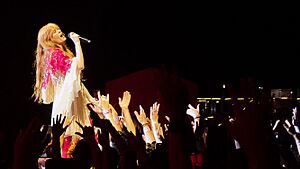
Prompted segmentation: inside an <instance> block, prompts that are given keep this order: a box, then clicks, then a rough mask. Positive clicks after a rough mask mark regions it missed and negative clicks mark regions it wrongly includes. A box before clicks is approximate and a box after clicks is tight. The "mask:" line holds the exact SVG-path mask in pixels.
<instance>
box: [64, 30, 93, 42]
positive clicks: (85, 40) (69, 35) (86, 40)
mask: <svg viewBox="0 0 300 169" xmlns="http://www.w3.org/2000/svg"><path fill="white" fill-rule="evenodd" d="M68 37H69V38H71V32H70V33H69V34H68ZM79 39H81V40H83V41H84V42H87V43H91V40H89V39H87V38H84V37H81V36H79Z"/></svg>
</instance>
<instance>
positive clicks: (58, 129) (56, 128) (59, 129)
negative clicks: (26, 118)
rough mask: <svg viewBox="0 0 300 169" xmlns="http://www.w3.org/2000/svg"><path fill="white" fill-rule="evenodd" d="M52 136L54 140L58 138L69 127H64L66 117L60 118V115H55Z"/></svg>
mask: <svg viewBox="0 0 300 169" xmlns="http://www.w3.org/2000/svg"><path fill="white" fill-rule="evenodd" d="M52 120H53V126H52V134H53V137H54V138H59V137H60V136H61V135H62V134H63V133H64V132H65V131H66V129H67V128H68V127H69V125H70V124H67V125H66V126H65V127H63V126H64V123H65V121H66V116H64V117H63V118H62V114H60V115H56V118H53V119H52Z"/></svg>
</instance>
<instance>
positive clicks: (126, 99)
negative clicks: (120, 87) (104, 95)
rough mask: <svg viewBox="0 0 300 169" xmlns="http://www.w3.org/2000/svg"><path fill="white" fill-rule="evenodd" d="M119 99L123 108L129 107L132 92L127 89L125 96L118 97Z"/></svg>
mask: <svg viewBox="0 0 300 169" xmlns="http://www.w3.org/2000/svg"><path fill="white" fill-rule="evenodd" d="M118 99H119V105H120V107H121V108H128V106H129V103H130V100H131V94H130V93H129V92H128V91H125V92H124V93H123V98H120V97H119V98H118Z"/></svg>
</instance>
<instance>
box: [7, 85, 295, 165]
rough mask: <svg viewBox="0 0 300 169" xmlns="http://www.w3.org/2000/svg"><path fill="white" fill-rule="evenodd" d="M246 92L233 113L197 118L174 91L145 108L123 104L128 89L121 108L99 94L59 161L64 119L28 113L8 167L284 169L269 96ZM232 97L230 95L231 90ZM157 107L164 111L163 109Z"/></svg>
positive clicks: (289, 127)
mask: <svg viewBox="0 0 300 169" xmlns="http://www.w3.org/2000/svg"><path fill="white" fill-rule="evenodd" d="M175 89H177V88H174V91H175ZM170 91H171V90H170ZM244 91H247V92H246V93H243V92H241V94H244V95H245V96H246V95H248V96H251V97H252V98H254V99H249V100H247V99H245V100H244V101H243V102H235V101H233V102H232V108H233V112H234V113H233V114H231V116H230V117H228V116H222V115H221V116H219V115H215V117H214V118H212V120H207V119H205V118H204V117H202V116H203V115H202V113H201V110H200V105H199V104H195V105H193V104H191V103H188V102H187V101H186V99H185V98H184V97H185V96H183V95H182V93H180V92H178V93H177V94H174V93H173V94H174V95H173V97H172V98H167V97H164V94H166V93H162V95H161V97H158V100H157V101H154V103H153V104H152V106H150V107H149V108H147V109H144V107H143V106H142V105H140V106H139V110H134V111H133V113H132V112H131V110H130V109H129V104H130V101H131V94H130V92H129V91H124V92H123V96H122V97H120V98H119V100H118V101H119V106H120V108H121V112H117V111H116V109H115V108H114V107H113V106H112V104H111V103H110V100H109V94H107V95H101V94H100V92H98V95H97V98H96V100H97V103H96V104H95V103H93V104H89V105H87V106H88V107H89V108H90V119H91V123H92V126H82V125H81V124H80V123H78V122H77V124H78V125H79V126H80V127H81V129H82V133H76V134H77V135H79V136H81V138H82V139H80V140H79V141H78V142H77V144H76V146H75V148H74V150H72V152H70V153H71V158H69V159H63V158H61V143H60V140H61V137H63V134H64V131H65V130H66V128H67V127H68V125H66V124H65V117H62V116H57V117H56V118H55V119H53V126H51V127H50V126H48V125H44V124H42V123H41V121H40V120H39V119H38V118H33V119H32V121H31V122H30V124H29V125H28V126H27V128H25V129H23V130H22V131H21V132H20V134H19V135H18V137H17V138H16V141H15V144H14V161H13V165H12V168H13V169H34V168H46V169H51V168H57V169H58V168H62V167H67V168H81V169H85V168H95V169H113V168H115V169H134V168H136V169H144V168H145V169H166V168H170V169H217V168H218V169H223V168H224V169H260V168H272V169H277V168H278V169H279V168H282V165H281V162H280V151H278V147H277V145H276V138H275V137H274V135H273V133H272V130H269V129H271V127H272V126H270V125H269V122H268V118H266V116H267V115H266V114H267V113H263V112H268V111H269V110H268V109H267V108H268V106H269V105H268V104H269V101H268V98H267V97H264V96H263V95H260V96H259V98H258V97H256V95H253V93H255V92H254V91H251V90H244ZM165 92H169V91H165ZM167 94H168V93H167ZM231 96H233V97H234V96H235V93H234V92H232V91H231ZM245 98H248V97H245ZM233 100H234V99H233ZM161 106H165V107H167V108H165V110H170V112H161V111H160V107H161ZM145 110H146V111H145ZM147 110H149V111H147ZM297 117H298V116H297V111H296V110H294V111H293V116H292V118H291V122H289V120H288V119H287V120H286V121H285V123H284V125H283V127H284V128H285V129H286V132H287V133H288V134H289V135H290V136H292V138H293V139H294V145H296V148H297V149H296V151H294V152H296V154H295V156H294V157H295V160H296V161H297V160H298V164H299V161H300V160H299V157H300V137H299V134H300V133H299V130H298V127H299V118H297ZM162 118H165V119H166V121H167V123H164V124H163V123H162V122H161V121H162V120H161V119H162ZM49 127H50V128H49ZM49 129H51V130H49ZM47 131H48V132H47ZM49 131H51V132H49ZM43 155H44V156H43ZM297 158H298V159H297ZM296 166H297V162H296Z"/></svg>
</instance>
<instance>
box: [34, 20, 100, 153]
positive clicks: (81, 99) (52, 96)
mask: <svg viewBox="0 0 300 169" xmlns="http://www.w3.org/2000/svg"><path fill="white" fill-rule="evenodd" d="M69 38H70V39H71V40H72V41H73V43H74V45H75V55H74V53H73V52H72V51H71V50H70V49H69V48H68V47H67V45H66V39H67V38H66V37H65V34H64V33H63V32H62V31H61V30H60V28H59V26H58V25H57V24H55V23H48V24H46V25H45V26H43V27H42V28H41V29H40V30H39V32H38V37H37V47H36V50H35V57H36V58H35V61H34V69H35V71H36V79H35V85H34V92H33V95H32V97H34V101H35V102H38V103H40V104H50V103H53V105H52V113H51V125H53V124H52V123H53V119H54V118H55V117H56V116H57V115H59V114H62V115H63V116H66V121H65V124H64V125H65V126H67V125H68V127H67V129H66V131H65V133H64V137H63V138H64V139H61V156H62V157H63V158H70V155H69V154H68V152H70V151H71V150H69V149H70V145H76V143H77V141H78V140H79V136H78V135H76V134H75V132H80V133H82V129H81V128H80V126H78V124H76V121H78V122H79V123H80V124H82V125H83V126H91V123H90V120H89V109H88V108H87V106H86V105H87V103H96V100H95V99H94V98H93V97H92V96H91V95H90V93H89V92H88V90H87V89H86V87H85V86H84V84H83V83H82V81H81V77H82V76H81V74H82V70H83V69H84V57H83V52H82V48H81V45H80V39H79V35H78V34H76V33H74V32H71V33H70V34H69ZM70 140H71V141H70Z"/></svg>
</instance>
